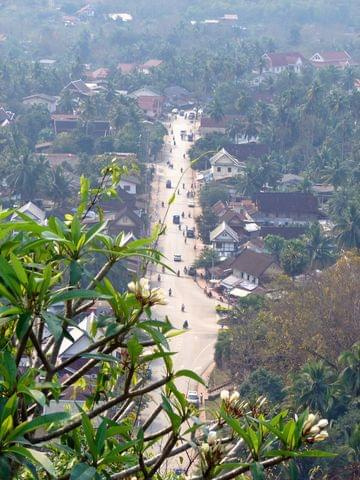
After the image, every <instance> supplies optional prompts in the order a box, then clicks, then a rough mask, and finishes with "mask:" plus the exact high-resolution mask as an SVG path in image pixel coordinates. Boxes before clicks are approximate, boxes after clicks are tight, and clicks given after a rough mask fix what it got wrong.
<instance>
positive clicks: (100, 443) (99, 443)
mask: <svg viewBox="0 0 360 480" xmlns="http://www.w3.org/2000/svg"><path fill="white" fill-rule="evenodd" d="M106 430H107V422H106V420H105V419H103V420H102V422H101V423H100V425H99V426H98V429H97V431H96V435H95V443H96V448H97V451H98V453H99V454H100V455H101V454H102V452H103V450H104V446H105V440H106Z"/></svg>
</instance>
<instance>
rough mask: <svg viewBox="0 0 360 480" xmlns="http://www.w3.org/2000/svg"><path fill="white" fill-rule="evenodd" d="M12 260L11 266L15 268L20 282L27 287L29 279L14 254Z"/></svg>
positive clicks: (11, 255)
mask: <svg viewBox="0 0 360 480" xmlns="http://www.w3.org/2000/svg"><path fill="white" fill-rule="evenodd" d="M10 260H11V266H12V267H13V269H14V271H15V273H16V275H17V277H18V279H19V280H20V282H21V283H23V284H24V285H27V283H28V278H27V275H26V272H25V269H24V267H23V266H22V264H21V262H20V260H19V259H18V258H17V257H16V256H15V255H14V254H13V253H11V254H10Z"/></svg>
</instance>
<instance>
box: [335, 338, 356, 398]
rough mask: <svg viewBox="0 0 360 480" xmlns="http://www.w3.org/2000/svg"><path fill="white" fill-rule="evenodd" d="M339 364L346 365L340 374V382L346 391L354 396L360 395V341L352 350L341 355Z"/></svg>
mask: <svg viewBox="0 0 360 480" xmlns="http://www.w3.org/2000/svg"><path fill="white" fill-rule="evenodd" d="M339 364H340V365H341V366H342V367H344V368H343V370H342V371H341V374H340V382H341V385H342V386H343V388H344V390H345V392H347V393H349V394H350V395H351V396H352V397H355V396H357V397H358V396H359V395H360V343H356V344H355V345H354V346H353V348H352V350H351V351H348V352H344V353H342V354H341V355H340V357H339Z"/></svg>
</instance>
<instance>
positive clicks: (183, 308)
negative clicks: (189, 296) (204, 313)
mask: <svg viewBox="0 0 360 480" xmlns="http://www.w3.org/2000/svg"><path fill="white" fill-rule="evenodd" d="M181 311H182V312H185V305H184V304H182V305H181Z"/></svg>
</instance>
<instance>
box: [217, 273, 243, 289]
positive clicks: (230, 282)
mask: <svg viewBox="0 0 360 480" xmlns="http://www.w3.org/2000/svg"><path fill="white" fill-rule="evenodd" d="M240 282H241V280H240V279H239V278H238V277H235V275H229V276H228V277H226V278H224V280H223V281H222V282H221V284H220V285H221V286H223V287H225V288H227V289H230V288H234V287H236V285H238V284H239V283H240Z"/></svg>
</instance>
